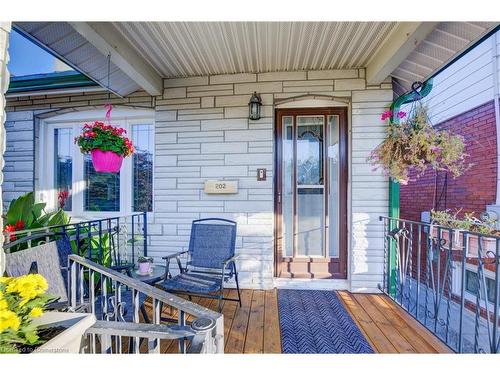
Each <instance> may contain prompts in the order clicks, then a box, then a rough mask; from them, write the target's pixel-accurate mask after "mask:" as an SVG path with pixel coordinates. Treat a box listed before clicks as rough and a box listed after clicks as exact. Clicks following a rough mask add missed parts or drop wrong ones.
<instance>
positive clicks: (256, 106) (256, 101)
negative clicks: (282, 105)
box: [248, 91, 262, 120]
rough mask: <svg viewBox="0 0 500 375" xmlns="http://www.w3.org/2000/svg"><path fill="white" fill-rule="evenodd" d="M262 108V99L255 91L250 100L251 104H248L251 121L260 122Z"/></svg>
mask: <svg viewBox="0 0 500 375" xmlns="http://www.w3.org/2000/svg"><path fill="white" fill-rule="evenodd" d="M260 107H262V99H261V98H260V96H259V95H258V94H257V92H255V91H254V93H253V95H252V97H251V98H250V102H249V103H248V118H249V119H250V120H259V119H260Z"/></svg>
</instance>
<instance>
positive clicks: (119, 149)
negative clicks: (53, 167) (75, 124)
mask: <svg viewBox="0 0 500 375" xmlns="http://www.w3.org/2000/svg"><path fill="white" fill-rule="evenodd" d="M110 112H111V110H108V113H107V114H106V118H107V120H108V122H109V113H110ZM126 133H127V131H126V130H125V129H123V128H120V127H117V126H113V125H106V124H105V123H104V122H101V121H95V122H94V123H93V124H85V125H84V127H83V132H82V134H81V135H79V136H78V137H76V138H75V143H76V144H77V145H78V146H79V147H80V151H81V152H82V153H83V154H90V155H91V157H92V163H93V165H94V169H95V170H96V172H108V173H118V172H119V171H120V168H121V166H122V162H123V158H125V157H127V156H130V155H132V154H133V153H134V146H133V144H132V142H131V141H130V139H128V138H127V137H125V136H124V134H126Z"/></svg>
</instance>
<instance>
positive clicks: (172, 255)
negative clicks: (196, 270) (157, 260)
mask: <svg viewBox="0 0 500 375" xmlns="http://www.w3.org/2000/svg"><path fill="white" fill-rule="evenodd" d="M187 252H188V250H185V251H179V252H178V253H173V254H169V255H165V256H164V257H162V258H161V259H164V260H167V259H172V258H177V257H178V256H179V255H182V254H186V253H187Z"/></svg>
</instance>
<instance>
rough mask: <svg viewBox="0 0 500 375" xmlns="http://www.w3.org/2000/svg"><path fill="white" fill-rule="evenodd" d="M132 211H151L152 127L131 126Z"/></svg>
mask: <svg viewBox="0 0 500 375" xmlns="http://www.w3.org/2000/svg"><path fill="white" fill-rule="evenodd" d="M132 141H133V143H134V146H135V152H134V154H133V156H132V163H133V165H132V168H133V169H132V173H133V182H132V184H133V210H134V211H152V210H153V148H154V145H153V126H152V125H149V124H147V125H133V127H132Z"/></svg>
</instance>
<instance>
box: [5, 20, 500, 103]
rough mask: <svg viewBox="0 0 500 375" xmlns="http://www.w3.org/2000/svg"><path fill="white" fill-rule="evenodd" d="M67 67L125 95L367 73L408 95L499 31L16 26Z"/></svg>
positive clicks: (297, 25)
mask: <svg viewBox="0 0 500 375" xmlns="http://www.w3.org/2000/svg"><path fill="white" fill-rule="evenodd" d="M14 25H15V27H16V28H17V29H18V30H20V31H21V32H23V33H24V34H26V35H27V36H29V37H31V38H32V39H34V40H36V41H37V42H38V43H40V44H42V45H43V46H45V47H46V48H47V49H49V50H51V51H53V52H54V53H55V54H56V55H58V56H59V57H61V58H62V59H63V60H64V61H66V62H67V63H69V64H70V65H72V66H73V67H75V68H76V69H78V70H80V71H81V72H83V73H85V74H87V75H88V76H89V77H91V78H92V79H94V80H95V81H96V82H98V83H100V84H101V85H103V86H106V85H107V78H106V73H107V58H106V56H107V55H108V53H109V54H110V55H111V79H110V88H111V89H112V90H113V91H115V92H116V93H118V94H120V95H126V94H128V93H131V92H133V91H135V90H138V89H139V88H143V89H145V90H146V91H148V92H149V93H150V94H152V95H158V94H159V93H160V92H161V87H162V83H161V78H162V77H163V78H173V77H189V76H199V75H212V74H229V73H242V72H256V73H259V72H270V71H292V70H324V69H349V68H362V67H366V68H367V80H368V83H372V84H376V83H380V82H381V81H382V80H384V79H385V78H387V77H388V76H392V77H393V78H395V79H396V82H397V83H398V84H399V86H400V90H405V91H406V90H407V89H408V88H409V87H410V86H411V83H412V82H414V81H416V80H420V81H422V80H425V79H426V78H427V77H429V76H430V75H432V74H433V73H434V72H435V71H437V70H438V69H440V68H441V67H442V66H443V65H445V64H446V63H447V62H449V61H450V60H452V59H453V58H454V57H455V56H457V55H458V54H459V53H460V52H462V51H463V50H464V49H466V48H468V47H469V46H471V45H472V44H474V43H475V42H476V41H477V40H479V39H480V38H481V37H482V36H483V35H485V34H486V33H488V32H489V31H490V30H491V29H492V28H493V27H495V26H497V25H498V24H497V23H493V22H443V23H436V22H427V23H426V22H423V23H422V22H113V23H99V22H88V23H85V22H69V23H66V22H16V23H15V24H14Z"/></svg>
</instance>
